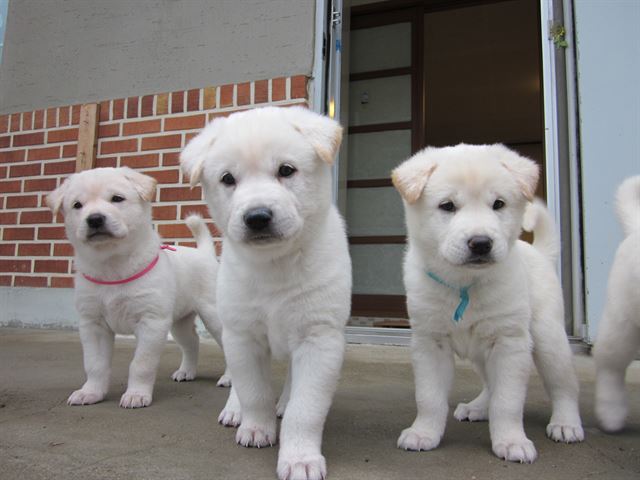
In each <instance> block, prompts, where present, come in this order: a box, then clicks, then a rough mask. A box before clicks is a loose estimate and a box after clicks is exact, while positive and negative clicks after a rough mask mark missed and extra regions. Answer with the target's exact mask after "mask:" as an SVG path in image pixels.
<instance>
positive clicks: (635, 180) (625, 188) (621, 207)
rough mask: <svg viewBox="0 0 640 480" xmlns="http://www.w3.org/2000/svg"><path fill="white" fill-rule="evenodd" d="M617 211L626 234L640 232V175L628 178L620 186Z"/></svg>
mask: <svg viewBox="0 0 640 480" xmlns="http://www.w3.org/2000/svg"><path fill="white" fill-rule="evenodd" d="M616 213H617V214H618V219H619V220H620V223H621V224H622V229H623V230H624V234H625V236H629V235H631V234H632V233H635V232H640V175H636V176H635V177H629V178H627V179H626V180H625V181H624V182H622V184H620V186H619V187H618V191H617V192H616Z"/></svg>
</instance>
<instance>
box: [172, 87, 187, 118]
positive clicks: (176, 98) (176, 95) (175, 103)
mask: <svg viewBox="0 0 640 480" xmlns="http://www.w3.org/2000/svg"><path fill="white" fill-rule="evenodd" d="M182 112H184V92H173V93H172V94H171V113H182Z"/></svg>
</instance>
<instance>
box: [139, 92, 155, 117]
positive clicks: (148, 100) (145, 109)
mask: <svg viewBox="0 0 640 480" xmlns="http://www.w3.org/2000/svg"><path fill="white" fill-rule="evenodd" d="M140 110H141V111H140V116H142V117H151V116H153V95H145V96H144V97H142V106H141V108H140Z"/></svg>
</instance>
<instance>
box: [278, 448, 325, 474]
mask: <svg viewBox="0 0 640 480" xmlns="http://www.w3.org/2000/svg"><path fill="white" fill-rule="evenodd" d="M326 476H327V463H326V461H325V459H324V457H323V456H322V455H320V454H311V455H304V454H302V455H300V454H297V455H286V454H283V453H282V452H281V453H280V455H279V457H278V480H324V478H326Z"/></svg>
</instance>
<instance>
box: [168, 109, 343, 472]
mask: <svg viewBox="0 0 640 480" xmlns="http://www.w3.org/2000/svg"><path fill="white" fill-rule="evenodd" d="M341 136H342V129H341V127H340V126H339V125H338V124H337V123H336V122H335V121H333V120H330V119H329V118H327V117H322V116H320V115H317V114H315V113H313V112H311V111H309V110H307V109H304V108H300V107H293V108H274V107H267V108H261V109H255V110H251V111H247V112H241V113H235V114H233V115H231V116H229V117H228V118H218V119H216V120H214V121H213V122H212V123H210V124H209V125H208V126H207V127H206V128H205V129H204V130H203V132H202V133H201V134H200V135H198V136H197V137H196V138H194V139H193V140H192V141H191V142H190V143H189V144H188V145H187V147H186V149H185V150H184V152H183V153H182V156H181V162H182V168H183V169H184V171H185V172H186V173H188V174H189V175H190V177H191V182H192V184H197V183H198V182H201V183H202V186H203V190H204V196H205V198H206V200H207V203H208V204H209V209H210V211H211V215H212V217H213V219H214V221H215V222H216V225H217V226H218V227H219V228H220V230H221V231H222V232H223V233H224V246H223V252H222V259H221V265H220V272H219V275H220V277H219V281H218V291H217V292H218V294H217V298H218V309H219V314H220V318H221V320H222V323H223V325H224V333H223V340H224V344H225V355H226V358H227V362H228V364H229V368H230V370H231V373H232V375H233V381H234V384H233V385H234V386H233V388H232V390H231V394H230V396H229V401H228V402H227V405H226V407H225V410H223V412H222V413H221V415H220V418H219V420H220V422H221V423H223V424H225V425H233V426H237V425H238V423H240V427H239V428H238V431H237V434H236V441H237V442H238V443H239V444H241V445H244V446H255V447H264V446H269V445H273V444H274V443H276V402H275V398H274V393H273V390H272V386H271V383H270V373H269V368H270V367H269V364H270V360H269V359H270V354H273V355H274V356H275V357H277V358H288V359H289V360H290V368H289V379H288V380H287V385H286V386H285V389H284V392H283V395H282V397H281V399H280V402H279V404H278V413H281V414H282V413H283V414H284V418H283V420H282V426H281V432H280V444H281V447H280V452H279V457H278V467H277V472H278V477H279V478H280V479H320V478H324V476H325V475H326V466H325V459H324V457H323V456H322V454H321V442H322V430H323V426H324V421H325V418H326V415H327V412H328V410H329V407H330V405H331V400H332V397H333V394H334V392H335V389H336V384H337V381H338V377H339V373H340V369H341V365H342V360H343V354H344V346H345V341H344V334H343V329H344V326H345V324H346V322H347V319H348V317H349V309H350V299H351V262H350V259H349V253H348V246H347V240H346V235H345V230H344V225H343V222H342V219H341V218H340V216H339V214H338V212H337V210H336V208H335V207H334V206H333V205H332V203H331V166H330V165H331V163H332V162H333V160H334V156H335V154H336V152H337V149H338V147H339V145H340V141H341ZM236 391H237V397H236V394H235V392H236ZM289 392H290V398H289ZM238 399H239V403H238ZM287 401H288V403H287ZM240 407H241V412H240ZM240 414H241V416H240Z"/></svg>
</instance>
